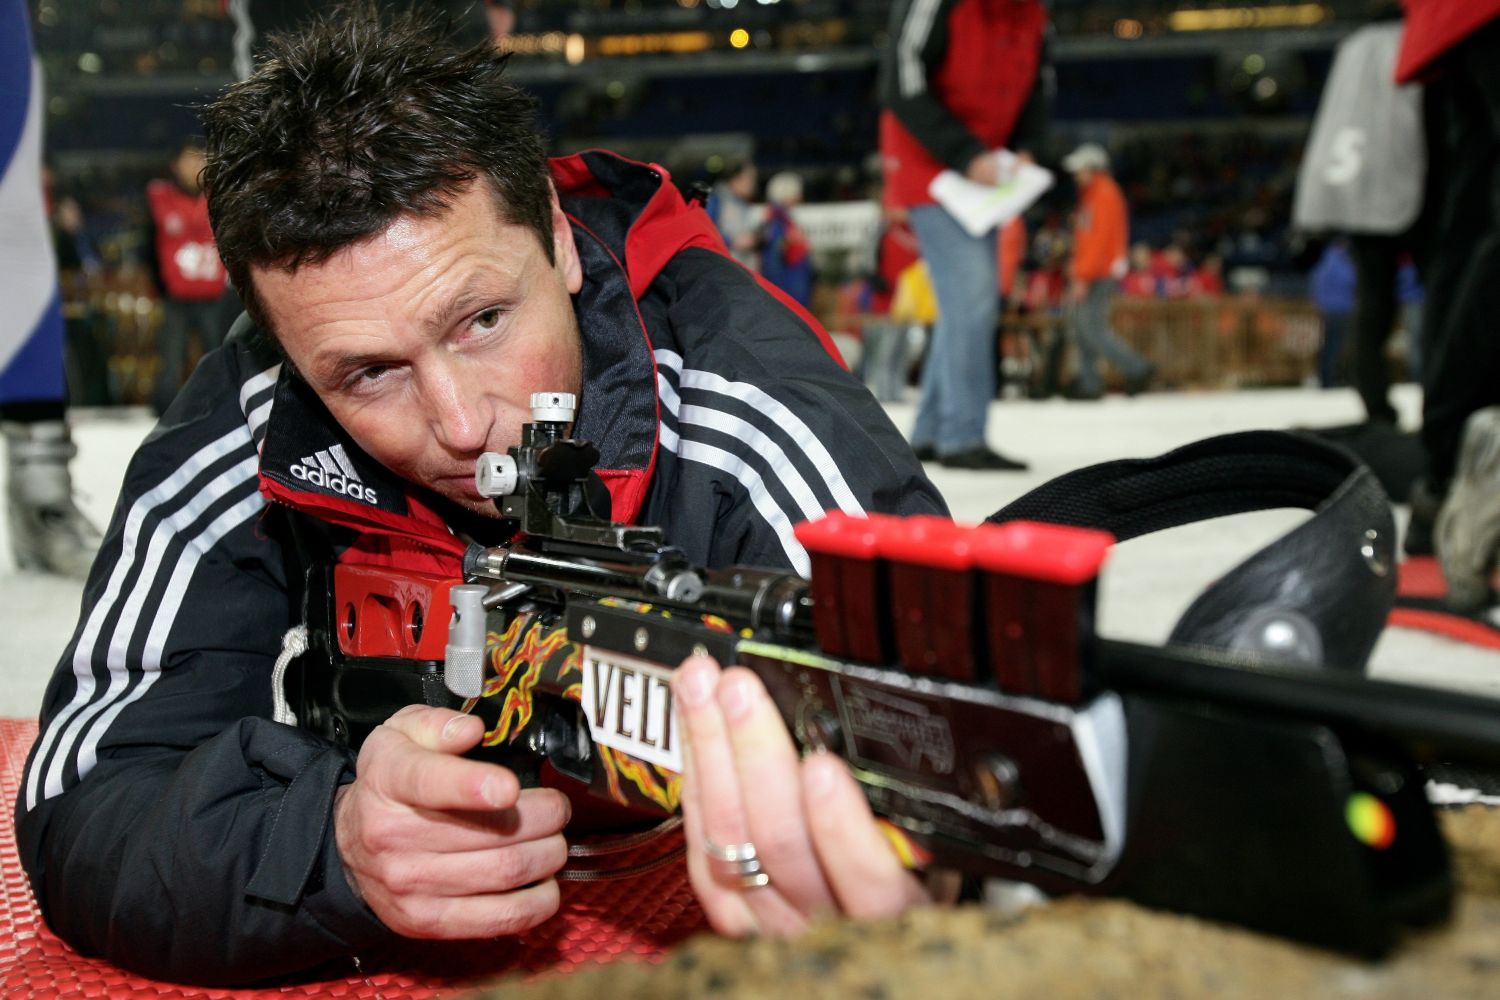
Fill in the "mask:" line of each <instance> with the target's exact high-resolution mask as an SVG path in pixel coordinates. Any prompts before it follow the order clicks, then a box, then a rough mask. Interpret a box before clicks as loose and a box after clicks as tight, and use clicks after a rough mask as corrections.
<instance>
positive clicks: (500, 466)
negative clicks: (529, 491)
mask: <svg viewBox="0 0 1500 1000" xmlns="http://www.w3.org/2000/svg"><path fill="white" fill-rule="evenodd" d="M519 478H520V477H519V475H518V474H517V471H516V460H515V459H514V458H512V457H511V456H509V455H501V454H499V453H497V452H493V451H487V452H485V453H484V454H483V455H480V456H479V458H478V460H477V461H475V463H474V488H475V489H477V490H479V495H480V496H482V497H508V496H510V495H511V494H512V493H514V492H515V491H516V483H517V482H518V481H519Z"/></svg>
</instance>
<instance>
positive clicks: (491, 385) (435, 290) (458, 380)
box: [251, 180, 583, 515]
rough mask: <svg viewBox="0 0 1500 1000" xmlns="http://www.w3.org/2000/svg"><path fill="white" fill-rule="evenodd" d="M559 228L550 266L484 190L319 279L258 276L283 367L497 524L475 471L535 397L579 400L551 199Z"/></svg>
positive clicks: (393, 454) (378, 447) (565, 260)
mask: <svg viewBox="0 0 1500 1000" xmlns="http://www.w3.org/2000/svg"><path fill="white" fill-rule="evenodd" d="M552 229H553V232H552V244H553V248H554V255H555V257H556V261H557V263H556V264H555V265H552V264H548V263H547V255H546V253H545V252H544V251H543V249H542V247H541V244H540V243H539V242H538V241H537V238H536V235H535V233H534V231H533V230H531V229H529V228H527V227H524V226H518V225H512V224H510V223H507V222H504V221H502V219H501V217H500V214H499V212H498V210H497V208H496V205H495V200H494V196H493V195H492V194H491V193H490V189H489V187H488V185H487V184H486V183H485V182H483V181H482V180H481V181H476V182H474V183H472V184H471V185H470V186H469V187H468V188H467V189H466V190H465V191H464V193H463V194H462V195H461V196H459V197H457V198H455V199H453V202H452V204H451V206H450V208H449V209H448V211H447V212H445V213H443V214H442V215H438V216H432V217H427V218H422V217H417V216H402V217H401V218H399V219H397V220H396V221H395V222H394V223H392V224H391V226H390V227H389V228H388V229H386V230H385V231H384V232H382V233H380V234H378V235H376V236H374V237H371V238H370V239H367V240H365V241H363V242H361V243H356V244H354V245H353V246H350V247H346V248H345V249H343V250H341V251H339V252H338V253H336V254H334V255H333V256H332V257H330V258H328V260H326V261H324V262H323V263H321V264H316V265H304V266H302V267H300V268H298V269H297V270H296V271H295V272H288V271H284V270H281V269H279V268H269V269H263V268H253V269H252V272H251V273H252V276H253V279H254V281H255V288H256V290H257V292H258V293H259V295H260V298H261V301H262V302H263V303H264V307H265V310H266V313H267V318H268V319H269V320H270V322H271V325H272V326H273V328H274V329H275V332H276V336H277V339H278V340H279V341H280V342H281V346H282V348H283V349H284V350H285V351H286V353H287V356H288V357H289V358H290V359H291V360H292V363H293V364H294V365H296V367H297V370H298V371H299V372H301V373H302V375H303V376H304V377H305V378H306V379H307V381H308V384H309V385H311V386H312V388H313V389H314V391H316V392H317V394H318V396H319V397H320V398H321V399H322V400H323V403H324V405H326V406H327V407H328V410H329V412H330V413H332V414H333V416H334V419H336V420H337V421H338V422H339V423H340V424H341V425H342V426H343V427H344V429H345V430H346V431H348V432H349V434H350V435H351V436H352V437H353V438H354V440H355V441H356V442H358V443H359V446H360V447H361V448H363V449H364V450H365V451H366V452H368V453H369V454H370V455H371V456H373V457H374V458H376V459H378V460H379V461H380V462H381V463H383V464H384V465H385V466H386V467H387V468H389V469H391V470H392V471H394V472H396V473H398V474H400V475H401V476H403V477H405V478H406V479H409V480H411V481H412V482H414V483H418V484H420V485H423V486H426V487H428V488H430V489H433V490H436V491H437V492H438V493H441V494H442V495H443V496H446V497H448V498H449V499H451V500H454V501H456V502H458V503H460V504H462V505H463V506H465V507H468V508H469V509H471V510H475V511H478V512H480V513H484V514H490V515H494V514H495V508H494V505H493V504H492V503H491V502H490V501H489V500H485V499H482V498H481V497H480V496H479V494H478V492H477V491H476V490H475V488H474V460H475V459H476V458H478V457H479V455H480V453H482V452H485V451H497V452H503V451H505V449H506V448H508V447H510V446H511V445H514V444H517V443H518V442H519V441H520V439H521V424H522V423H524V422H526V421H528V420H530V419H531V402H530V401H531V394H532V393H533V392H544V391H560V392H572V393H575V394H580V395H581V391H582V369H583V361H582V347H581V343H580V340H579V334H578V321H577V318H576V317H575V316H574V314H573V304H572V300H571V299H570V298H569V295H570V294H571V293H574V292H577V291H578V290H579V289H580V288H581V287H582V285H583V272H582V268H581V267H580V265H579V261H578V253H577V250H576V248H575V247H574V245H573V234H572V230H571V228H570V227H569V226H568V222H567V219H566V218H565V217H564V216H563V214H562V210H561V209H560V208H559V207H558V205H557V201H556V197H555V196H554V198H553V203H552Z"/></svg>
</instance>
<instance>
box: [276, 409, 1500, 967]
mask: <svg viewBox="0 0 1500 1000" xmlns="http://www.w3.org/2000/svg"><path fill="white" fill-rule="evenodd" d="M533 407H534V420H533V422H532V423H530V424H527V425H526V426H525V429H524V432H523V438H522V441H521V443H520V444H519V445H518V446H516V447H513V448H511V449H510V450H509V452H508V453H507V454H506V455H495V454H487V455H485V456H484V457H483V458H482V459H481V460H480V462H479V468H478V470H477V474H476V481H477V483H478V485H479V489H480V491H481V493H482V494H484V495H486V496H490V497H493V498H494V501H495V503H496V504H497V506H498V507H499V511H500V513H501V515H502V516H503V517H504V518H506V519H508V520H509V521H510V522H512V523H513V524H514V526H515V529H516V530H515V534H514V536H513V538H512V540H511V541H510V543H509V544H507V545H504V546H498V547H481V546H478V545H475V546H472V547H471V548H470V550H469V553H468V555H467V557H466V559H465V565H464V580H463V581H458V580H452V579H445V578H441V577H437V576H430V575H424V574H420V573H405V572H401V571H397V570H391V569H387V568H380V569H374V568H369V567H358V566H324V567H321V568H319V569H317V570H315V571H314V572H313V573H312V574H311V576H312V577H317V579H315V580H313V581H312V583H313V585H312V586H310V589H309V595H310V597H309V600H308V602H307V609H306V610H307V616H308V617H307V620H308V624H309V628H310V650H309V652H308V654H306V655H304V656H302V657H301V658H300V659H298V660H297V661H295V662H294V663H293V666H292V668H291V669H290V670H289V671H288V672H287V675H286V678H285V683H284V690H285V694H286V697H287V699H288V702H289V704H290V706H291V708H292V709H293V711H294V712H295V713H296V715H297V719H298V721H299V724H300V725H303V726H305V727H308V728H311V729H314V730H316V731H319V732H321V733H323V734H324V735H325V736H327V737H328V738H329V739H332V740H334V741H336V742H339V743H342V744H345V745H349V746H356V747H357V746H358V745H359V743H360V741H362V740H363V738H364V736H365V735H366V734H367V733H368V732H369V731H370V730H371V729H373V728H374V727H375V726H376V725H379V724H380V723H381V722H383V721H384V720H385V719H386V718H387V717H388V716H389V715H390V714H391V713H392V712H393V711H395V709H397V708H399V707H400V706H402V705H405V704H409V703H412V702H419V703H425V704H432V705H448V706H451V707H458V708H465V709H474V710H477V711H480V712H481V713H486V712H488V713H489V715H487V717H486V725H487V729H488V731H487V734H486V738H485V741H484V747H483V748H482V749H481V752H482V753H483V754H485V755H487V756H489V757H490V758H491V759H495V760H499V761H500V762H502V763H504V764H506V765H507V766H509V767H511V768H512V769H514V770H515V771H516V772H517V773H518V774H519V775H520V776H521V778H522V780H523V783H533V784H534V783H538V782H541V781H544V780H545V781H549V782H551V783H554V784H560V786H561V787H564V788H568V787H571V788H572V789H573V790H574V791H579V790H582V789H586V790H587V791H588V792H589V793H591V794H592V795H593V796H596V797H597V798H599V799H600V800H603V801H606V802H610V803H613V804H615V805H617V806H620V807H622V808H623V809H627V810H629V813H628V815H630V816H631V817H633V818H634V819H636V820H637V821H639V820H640V819H641V818H642V817H648V816H655V817H658V818H659V817H664V816H668V815H670V814H672V813H673V812H675V810H676V808H677V805H678V802H677V794H678V789H679V787H680V778H679V774H680V771H681V739H680V734H679V733H678V732H677V729H676V723H675V720H674V715H673V711H672V695H671V688H670V685H669V679H670V676H671V673H672V671H673V669H674V668H675V667H676V666H677V665H678V664H680V663H681V662H682V660H683V659H685V658H686V657H687V656H688V655H690V654H692V653H695V652H698V653H707V654H708V655H711V656H713V657H714V658H715V659H717V660H718V661H719V662H720V663H721V664H724V665H731V664H737V665H740V666H743V667H746V668H748V669H750V670H752V671H754V672H755V674H756V675H757V676H759V678H760V679H761V680H762V681H763V682H764V684H765V686H766V688H767V690H768V691H769V693H770V696H771V698H772V699H773V700H774V702H775V703H776V705H777V707H778V708H779V710H780V712H781V715H782V717H783V718H784V719H785V721H786V724H787V726H788V728H789V730H790V731H791V733H792V735H793V737H794V739H795V741H796V743H797V744H798V746H799V747H800V748H802V749H803V750H814V749H824V750H828V751H831V752H833V753H836V754H838V755H839V756H840V757H842V758H843V759H844V760H845V761H846V762H847V764H848V766H849V768H850V770H851V771H852V773H853V775H854V777H855V778H856V779H857V781H858V782H859V784H860V786H861V787H862V788H863V790H864V792H865V794H866V796H867V797H868V799H869V801H870V803H871V805H872V807H873V808H874V810H875V812H876V813H877V814H878V815H879V816H880V817H882V818H883V819H884V820H885V821H886V822H887V823H889V824H890V826H891V828H892V830H893V831H896V832H898V833H899V838H898V840H899V841H900V843H901V845H902V847H903V849H904V853H906V855H907V857H908V859H909V861H910V862H911V863H913V864H914V865H918V866H941V867H947V868H952V869H957V870H958V871H961V872H963V873H966V874H967V875H970V876H976V877H983V878H998V879H1006V880H1018V881H1023V882H1027V883H1031V884H1033V885H1035V886H1037V887H1039V888H1040V889H1042V890H1044V891H1045V892H1048V893H1070V892H1083V893H1109V894H1118V895H1122V896H1125V897H1128V898H1131V899H1133V900H1136V901H1138V902H1140V903H1143V904H1145V905H1149V906H1153V907H1158V908H1163V909H1170V910H1174V911H1179V912H1184V913H1190V914H1196V915H1199V916H1203V917H1207V918H1210V919H1215V920H1220V921H1226V922H1230V923H1236V924H1241V925H1244V926H1246V927H1249V928H1253V929H1257V930H1260V931H1264V932H1268V933H1272V934H1277V935H1282V936H1285V937H1289V938H1293V939H1296V940H1301V941H1306V942H1310V943H1314V944H1319V945H1323V946H1327V947H1332V948H1336V949H1340V950H1345V951H1350V952H1355V953H1360V954H1365V955H1379V954H1381V953H1382V952H1384V951H1386V950H1387V949H1389V948H1390V946H1391V945H1392V943H1393V942H1394V941H1395V940H1396V939H1397V935H1398V931H1399V929H1400V928H1401V927H1402V926H1403V925H1407V924H1428V923H1433V922H1436V921H1439V920H1441V919H1442V918H1443V917H1444V916H1445V915H1446V914H1447V912H1448V910H1449V907H1450V904H1451V899H1452V892H1453V888H1452V879H1451V877H1450V873H1449V865H1448V856H1447V851H1446V848H1445V845H1444V841H1443V838H1442V836H1441V833H1440V831H1439V829H1438V826H1437V823H1436V820H1435V816H1434V811H1433V809H1432V807H1431V806H1430V805H1429V803H1428V801H1427V798H1426V794H1425V784H1426V779H1425V777H1424V774H1423V771H1422V764H1423V763H1425V762H1427V761H1431V760H1434V759H1444V760H1455V759H1457V760H1465V761H1470V762H1474V763H1477V764H1482V765H1495V764H1500V736H1497V729H1500V727H1497V721H1496V720H1497V719H1500V703H1496V702H1494V701H1491V700H1487V699H1483V698H1477V697H1472V696H1467V695H1463V694H1459V693H1456V692H1446V691H1441V690H1436V689H1428V688H1421V687H1415V686H1407V685H1401V684H1394V683H1388V682H1379V681H1374V680H1370V679H1367V678H1365V677H1363V676H1361V675H1358V674H1350V673H1341V672H1338V671H1334V670H1308V669H1305V668H1296V667H1291V666H1287V665H1285V664H1277V663H1276V662H1272V661H1268V660H1267V659H1265V658H1263V657H1258V658H1249V657H1246V656H1243V655H1233V654H1230V653H1226V652H1223V651H1217V650H1211V649H1201V648H1185V647H1176V646H1170V645H1169V646H1150V645H1143V644H1139V643H1134V642H1124V641H1118V640H1113V639H1106V638H1102V637H1100V636H1099V635H1097V634H1096V633H1095V631H1094V620H1095V605H1096V601H1097V598H1098V575H1099V571H1100V568H1101V566H1102V564H1103V561H1104V559H1105V557H1106V554H1107V552H1108V550H1109V547H1110V545H1111V544H1112V542H1113V538H1112V537H1111V536H1109V535H1107V534H1105V533H1102V532H1099V531H1094V530H1089V529H1085V528H1073V527H1064V526H1060V525H1055V524H1043V523H1036V522H1009V523H1003V524H984V525H978V526H967V527H966V526H960V525H957V524H954V523H953V522H951V521H948V520H946V519H940V518H936V517H908V518H898V517H884V516H875V515H872V516H869V517H850V516H845V515H843V514H832V515H829V516H828V517H826V518H824V519H822V520H820V521H817V522H809V523H805V524H802V525H800V526H798V527H797V529H796V533H797V538H798V539H799V541H800V542H801V544H802V545H803V546H804V547H805V548H806V550H807V552H808V553H809V557H810V560H811V575H810V579H804V578H803V577H802V576H799V575H797V574H794V573H789V572H786V571H781V570H767V569H760V568H754V567H743V566H735V567H729V568H725V569H705V568H703V567H700V566H695V565H693V564H692V563H691V562H690V561H689V560H688V559H687V558H686V557H685V556H684V555H683V554H682V553H681V552H680V551H679V550H677V549H675V548H673V547H672V545H671V544H670V542H669V540H668V539H666V538H665V537H664V536H663V533H662V532H661V531H660V530H659V529H657V528H653V527H643V526H633V525H626V524H621V523H617V522H614V521H612V520H610V517H609V513H608V503H609V499H608V494H607V491H605V490H604V489H603V488H602V485H601V484H600V483H599V481H598V480H597V478H596V477H594V476H593V475H592V470H593V467H594V464H595V462H596V461H597V460H598V452H597V450H596V449H595V448H594V447H593V446H592V445H591V444H589V443H588V442H585V441H579V440H574V439H572V438H570V437H568V433H569V428H570V426H571V420H572V417H573V409H572V398H571V396H568V395H567V394H560V393H540V394H537V396H535V397H533ZM320 574H321V575H320ZM427 623H446V624H447V626H448V627H447V629H446V630H444V629H442V628H429V627H426V625H427ZM622 815H623V814H622Z"/></svg>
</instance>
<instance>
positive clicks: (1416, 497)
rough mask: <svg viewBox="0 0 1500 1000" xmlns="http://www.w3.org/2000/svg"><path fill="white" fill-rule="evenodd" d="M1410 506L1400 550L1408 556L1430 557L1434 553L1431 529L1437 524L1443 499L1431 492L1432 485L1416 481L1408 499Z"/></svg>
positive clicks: (1425, 481) (1419, 480) (1423, 481)
mask: <svg viewBox="0 0 1500 1000" xmlns="http://www.w3.org/2000/svg"><path fill="white" fill-rule="evenodd" d="M1408 502H1409V503H1410V504H1411V519H1410V520H1409V521H1407V522H1406V537H1405V538H1404V539H1402V545H1401V548H1402V549H1403V550H1404V551H1405V552H1406V554H1407V555H1409V556H1430V555H1432V554H1433V552H1434V546H1433V541H1432V536H1433V527H1434V525H1436V524H1437V516H1438V509H1439V508H1441V507H1442V505H1443V498H1442V497H1440V496H1438V495H1437V494H1435V493H1434V492H1433V489H1432V484H1430V483H1429V482H1428V481H1427V480H1425V479H1418V480H1417V481H1416V482H1415V483H1414V484H1412V488H1411V496H1410V497H1409V498H1408Z"/></svg>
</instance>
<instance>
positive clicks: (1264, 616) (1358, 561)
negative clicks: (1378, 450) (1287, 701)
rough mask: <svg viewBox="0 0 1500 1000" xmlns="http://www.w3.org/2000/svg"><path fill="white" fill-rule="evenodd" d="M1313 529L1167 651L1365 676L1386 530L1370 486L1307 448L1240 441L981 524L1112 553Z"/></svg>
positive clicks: (1387, 558)
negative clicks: (1202, 530) (1283, 512)
mask: <svg viewBox="0 0 1500 1000" xmlns="http://www.w3.org/2000/svg"><path fill="white" fill-rule="evenodd" d="M1279 507H1299V508H1303V509H1306V510H1311V511H1313V512H1314V514H1313V517H1312V518H1310V519H1309V520H1308V521H1306V522H1304V523H1302V524H1301V525H1299V526H1298V527H1296V528H1295V529H1293V530H1292V531H1290V532H1288V533H1287V534H1285V535H1283V536H1282V537H1281V538H1279V539H1277V540H1276V541H1274V542H1272V543H1271V544H1270V545H1267V546H1266V547H1265V548H1263V549H1261V550H1260V551H1259V552H1256V553H1255V554H1254V555H1252V556H1251V557H1250V558H1249V559H1247V560H1245V561H1244V562H1242V563H1241V564H1240V565H1238V566H1236V567H1235V568H1234V569H1232V570H1231V571H1229V572H1228V573H1226V574H1225V575H1224V576H1223V577H1221V578H1220V579H1219V580H1217V581H1216V582H1215V583H1213V584H1212V585H1211V586H1209V587H1208V588H1207V589H1206V590H1205V591H1204V592H1203V593H1202V594H1201V595H1199V597H1198V599H1197V600H1195V601H1194V602H1193V604H1192V605H1191V606H1190V607H1189V608H1188V610H1187V611H1186V612H1185V613H1184V614H1183V616H1182V618H1181V620H1180V621H1179V622H1178V623H1177V627H1176V628H1175V629H1174V630H1173V632H1172V636H1171V638H1170V639H1169V642H1172V643H1176V644H1186V645H1201V646H1211V647H1215V648H1219V649H1227V650H1231V651H1236V652H1242V653H1245V654H1247V655H1251V656H1256V657H1260V658H1273V659H1276V660H1279V661H1282V662H1294V663H1303V664H1307V665H1310V666H1312V665H1321V666H1327V667H1336V668H1339V669H1345V670H1362V669H1364V665H1365V662H1366V661H1367V660H1368V659H1369V655H1370V652H1371V651H1372V650H1373V649H1374V647H1375V642H1376V640H1377V639H1378V638H1379V636H1380V631H1381V629H1382V628H1383V627H1384V625H1385V621H1386V616H1387V615H1388V614H1389V613H1390V609H1391V606H1392V604H1393V602H1394V600H1395V584H1396V575H1395V572H1394V570H1395V522H1394V520H1393V518H1392V516H1391V507H1390V502H1389V501H1388V500H1387V499H1386V496H1385V493H1384V492H1383V491H1382V490H1381V488H1380V484H1379V482H1378V481H1377V480H1376V479H1375V477H1374V475H1373V474H1372V473H1371V472H1370V471H1369V470H1368V469H1367V468H1365V467H1364V466H1363V465H1362V464H1361V463H1360V462H1359V460H1358V459H1357V458H1355V457H1354V455H1353V454H1351V453H1350V452H1348V451H1345V450H1344V449H1342V448H1340V447H1338V446H1337V445H1334V444H1331V443H1330V442H1328V441H1325V440H1322V439H1319V438H1316V437H1313V436H1311V435H1305V434H1297V433H1292V432H1287V431H1247V432H1242V433H1237V434H1225V435H1221V436H1219V437H1212V438H1207V439H1205V440H1203V441H1198V442H1194V443H1193V444H1190V445H1186V446H1184V447H1182V448H1178V449H1176V450H1174V451H1170V452H1167V453H1166V454H1164V455H1160V456H1157V457H1155V458H1146V459H1126V460H1122V461H1115V462H1104V463H1101V464H1099V465H1092V466H1088V467H1087V468H1083V469H1078V470H1076V471H1074V472H1070V473H1068V474H1066V475H1063V476H1059V477H1058V478H1056V479H1053V480H1051V481H1049V482H1047V483H1043V484H1042V485H1041V486H1039V487H1037V488H1036V489H1034V490H1032V491H1031V492H1030V493H1027V494H1026V495H1025V496H1022V497H1021V498H1019V499H1018V500H1016V501H1014V502H1013V503H1010V504H1008V505H1007V506H1005V507H1004V508H1002V509H1001V510H999V511H997V512H996V513H995V514H993V515H991V517H990V518H989V520H990V521H995V522H1000V521H1011V520H1018V519H1027V520H1036V521H1050V522H1052V523H1054V524H1068V525H1075V526H1079V527H1089V528H1099V529H1102V530H1104V531H1108V532H1111V533H1112V534H1113V535H1114V536H1115V537H1116V538H1117V539H1119V540H1120V541H1125V540H1127V539H1131V538H1136V537H1138V536H1141V535H1146V534H1150V533H1151V532H1153V531H1161V530H1164V529H1166V528H1175V527H1177V526H1179V525H1184V524H1191V523H1194V522H1197V521H1204V520H1208V519H1210V518H1215V517H1223V516H1226V515H1229V514H1243V513H1247V512H1250V511H1256V510H1269V509H1272V508H1279Z"/></svg>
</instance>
